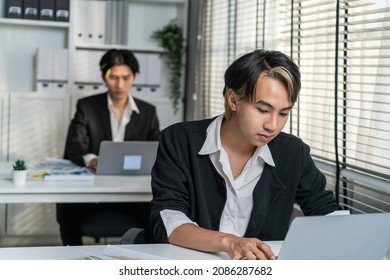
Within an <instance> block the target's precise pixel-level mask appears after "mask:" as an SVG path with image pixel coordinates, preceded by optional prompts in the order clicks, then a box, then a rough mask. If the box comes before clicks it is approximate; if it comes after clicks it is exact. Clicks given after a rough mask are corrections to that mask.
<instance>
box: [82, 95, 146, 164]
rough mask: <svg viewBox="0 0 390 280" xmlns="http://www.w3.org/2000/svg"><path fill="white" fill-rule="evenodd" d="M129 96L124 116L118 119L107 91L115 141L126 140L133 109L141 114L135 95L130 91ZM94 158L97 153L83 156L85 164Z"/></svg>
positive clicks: (113, 139)
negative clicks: (127, 127)
mask: <svg viewBox="0 0 390 280" xmlns="http://www.w3.org/2000/svg"><path fill="white" fill-rule="evenodd" d="M128 96H129V102H127V105H126V107H125V110H124V111H123V115H122V118H121V119H118V116H117V115H116V113H115V110H114V105H113V103H112V99H111V97H110V94H108V93H107V107H108V111H109V112H110V124H111V134H112V141H114V142H123V141H124V140H125V131H126V125H127V124H128V123H129V122H130V118H131V114H132V113H133V111H134V112H136V113H137V114H139V109H138V107H137V104H135V101H134V98H133V96H132V95H131V94H130V93H129V94H128ZM94 158H97V155H95V154H87V155H84V156H83V159H84V163H85V164H87V163H88V162H90V161H91V160H93V159H94Z"/></svg>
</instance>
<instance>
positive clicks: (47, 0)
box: [39, 0, 54, 20]
mask: <svg viewBox="0 0 390 280" xmlns="http://www.w3.org/2000/svg"><path fill="white" fill-rule="evenodd" d="M39 18H40V19H41V20H54V0H40V2H39Z"/></svg>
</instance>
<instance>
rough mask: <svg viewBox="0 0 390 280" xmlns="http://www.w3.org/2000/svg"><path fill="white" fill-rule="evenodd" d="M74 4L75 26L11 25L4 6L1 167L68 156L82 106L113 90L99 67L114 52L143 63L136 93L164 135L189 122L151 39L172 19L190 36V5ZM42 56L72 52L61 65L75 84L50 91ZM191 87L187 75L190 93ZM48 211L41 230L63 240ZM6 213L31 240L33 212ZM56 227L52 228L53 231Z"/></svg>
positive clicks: (94, 0)
mask: <svg viewBox="0 0 390 280" xmlns="http://www.w3.org/2000/svg"><path fill="white" fill-rule="evenodd" d="M69 1H70V8H69V11H70V15H69V22H57V21H44V20H29V19H14V18H5V16H4V15H5V6H4V3H3V1H2V5H1V6H0V38H1V39H0V40H1V48H0V132H1V135H0V160H14V159H15V158H17V157H23V158H25V159H27V160H42V159H44V158H45V157H59V158H60V157H62V155H63V149H64V141H65V137H66V133H67V129H68V125H69V121H70V119H71V118H72V117H73V115H74V112H75V104H76V102H77V100H78V99H79V98H80V97H83V96H87V95H90V94H94V93H97V92H103V91H104V90H105V89H106V88H105V86H104V84H103V83H102V81H101V79H100V73H99V68H98V67H99V66H98V63H99V60H100V57H101V55H102V54H103V53H104V52H105V51H106V50H108V49H111V48H126V49H130V50H132V51H134V53H135V54H136V56H137V57H139V60H140V64H141V69H140V70H141V75H140V77H139V78H140V79H139V81H137V83H136V85H135V87H134V89H133V94H134V96H136V97H138V98H141V99H144V100H145V101H147V102H150V103H152V104H154V105H155V106H156V107H157V113H158V117H159V119H160V126H161V128H164V127H166V126H168V125H170V124H172V123H175V122H178V121H182V115H183V113H182V112H183V104H180V110H179V112H178V113H177V114H174V113H173V110H172V105H171V100H170V99H169V77H168V71H166V70H165V68H166V66H165V62H164V59H161V55H162V54H163V53H164V50H163V49H161V48H160V47H159V46H158V44H157V42H156V41H154V40H153V39H152V38H151V35H152V33H153V31H154V30H156V29H160V28H161V27H163V26H164V25H165V24H167V23H168V22H169V21H170V20H172V19H177V20H178V22H179V24H181V25H182V26H183V30H184V33H185V32H186V30H187V6H188V0H124V1H109V0H107V1H102V0H69ZM38 49H41V50H43V52H42V53H41V55H42V54H44V55H48V57H53V56H50V55H49V54H47V52H45V50H53V51H54V52H55V51H57V52H58V51H59V50H61V51H66V52H67V55H66V59H65V61H63V62H61V64H66V65H67V67H65V66H64V68H67V70H66V71H65V72H66V73H65V77H66V78H67V80H66V86H64V87H61V90H54V88H52V87H47V85H45V82H47V81H46V80H45V79H44V78H42V76H41V74H42V72H41V71H40V70H42V69H40V68H39V65H38V60H39V58H38V56H37V53H38ZM51 59H52V60H55V61H54V62H58V61H57V59H53V58H51ZM48 60H50V59H48ZM156 61H157V62H158V63H156ZM50 65H52V64H51V63H48V64H47V65H44V66H43V69H47V68H50V67H53V70H52V71H51V72H52V73H51V74H53V73H54V72H55V70H54V69H55V68H56V67H54V66H50ZM40 66H42V65H41V64H40ZM57 66H58V64H57ZM91 69H93V70H91ZM49 72H50V71H49ZM151 73H152V74H151ZM183 73H184V70H183ZM63 74H64V73H62V75H63ZM51 79H52V80H53V81H54V80H55V78H53V77H52V78H51ZM38 80H39V82H38ZM184 81H185V79H184V76H183V80H182V89H184ZM52 86H54V85H52ZM182 92H183V90H182ZM42 207H43V208H42V209H46V210H44V211H45V215H48V218H47V219H45V220H43V221H42V222H40V221H39V220H37V221H36V224H35V226H36V227H37V228H41V229H47V230H46V233H48V234H58V232H57V227H56V222H55V211H54V207H53V205H52V206H47V205H45V206H42ZM47 207H49V208H47ZM5 208H6V207H5V206H4V205H3V206H1V205H0V221H7V225H8V226H7V228H8V229H12V234H13V235H18V234H22V235H28V234H29V230H28V229H27V230H26V229H23V231H20V229H19V227H18V225H17V223H16V222H15V219H16V218H15V216H16V215H23V213H26V214H28V212H31V209H30V210H29V207H26V206H25V205H14V206H12V207H11V206H10V208H9V211H5V210H4V209H5ZM11 209H12V211H11ZM47 209H50V211H48V210H47ZM6 213H7V215H8V216H7V218H6V219H5V218H4V215H6ZM48 220H50V221H51V222H52V224H51V225H48V224H47V223H48ZM0 225H1V223H0ZM4 227H5V226H4ZM30 233H31V234H34V231H33V230H32V231H31V232H30Z"/></svg>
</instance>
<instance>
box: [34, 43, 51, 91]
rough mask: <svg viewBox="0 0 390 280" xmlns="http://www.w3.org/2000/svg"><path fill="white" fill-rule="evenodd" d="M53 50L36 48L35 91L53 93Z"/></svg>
mask: <svg viewBox="0 0 390 280" xmlns="http://www.w3.org/2000/svg"><path fill="white" fill-rule="evenodd" d="M53 61H54V50H53V49H45V48H38V50H37V91H38V92H42V93H53V91H54V86H53V73H54V64H53Z"/></svg>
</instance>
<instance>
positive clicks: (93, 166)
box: [85, 158, 98, 172]
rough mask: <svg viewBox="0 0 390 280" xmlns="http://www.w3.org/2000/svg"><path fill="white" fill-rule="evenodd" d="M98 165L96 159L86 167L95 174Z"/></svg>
mask: <svg viewBox="0 0 390 280" xmlns="http://www.w3.org/2000/svg"><path fill="white" fill-rule="evenodd" d="M97 165H98V158H94V159H92V160H91V161H90V162H88V163H87V164H86V165H85V166H86V167H88V168H89V169H90V170H91V171H92V172H95V171H96V168H97Z"/></svg>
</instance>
